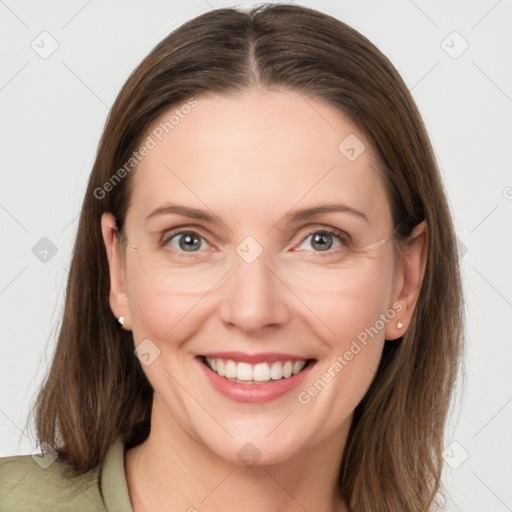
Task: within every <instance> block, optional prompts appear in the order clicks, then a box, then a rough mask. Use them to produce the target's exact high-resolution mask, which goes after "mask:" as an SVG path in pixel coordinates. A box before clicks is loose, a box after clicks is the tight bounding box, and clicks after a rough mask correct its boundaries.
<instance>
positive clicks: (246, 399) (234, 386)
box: [196, 358, 314, 404]
mask: <svg viewBox="0 0 512 512" xmlns="http://www.w3.org/2000/svg"><path fill="white" fill-rule="evenodd" d="M196 359H197V362H198V364H199V366H200V367H201V370H202V371H203V373H204V375H205V376H206V378H207V379H208V380H209V381H210V383H211V384H212V386H213V387H214V388H215V389H216V390H217V391H218V392H219V393H220V394H221V395H223V396H225V397H226V398H229V399H230V400H234V401H235V402H242V403H256V404H261V403H265V402H271V401H272V400H276V399H277V398H279V397H281V396H283V395H285V394H286V393H288V392H290V391H291V390H293V389H295V388H296V387H298V386H299V384H300V383H301V382H302V381H303V380H304V379H305V377H306V375H307V374H308V373H309V371H310V370H311V368H312V367H313V366H314V363H310V364H309V365H308V366H306V367H305V368H304V369H303V370H302V371H301V372H299V373H297V374H296V375H293V376H292V377H289V378H288V379H284V378H283V379H278V380H270V381H268V383H265V384H263V383H262V384H239V383H238V382H232V381H230V380H228V379H226V378H224V377H221V376H220V375H217V374H216V373H215V372H214V371H213V370H210V368H208V366H206V365H205V364H204V363H203V362H202V361H201V358H196Z"/></svg>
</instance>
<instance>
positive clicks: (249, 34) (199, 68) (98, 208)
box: [35, 4, 463, 512]
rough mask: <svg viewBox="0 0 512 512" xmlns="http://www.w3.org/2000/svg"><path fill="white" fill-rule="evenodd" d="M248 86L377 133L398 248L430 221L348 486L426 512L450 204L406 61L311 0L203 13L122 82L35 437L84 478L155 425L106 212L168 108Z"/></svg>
mask: <svg viewBox="0 0 512 512" xmlns="http://www.w3.org/2000/svg"><path fill="white" fill-rule="evenodd" d="M250 87H259V88H263V89H276V90H277V89H280V90H291V91H297V92H299V93H300V94H302V95H304V96H305V97H306V96H309V97H312V98H317V99H321V100H324V101H326V102H327V103H328V104H330V105H331V106H332V107H333V108H335V109H338V110H339V111H340V112H341V113H342V114H344V115H345V116H347V117H348V119H350V120H351V121H352V122H353V123H354V124H355V125H356V126H357V127H358V128H359V129H360V130H361V131H362V132H363V133H364V134H365V135H366V136H367V137H368V140H369V141H370V142H371V144H372V145H373V147H374V149H375V151H376V154H377V156H378V160H379V162H378V169H379V171H380V172H382V175H383V177H384V181H385V186H386V189H387V193H388V197H389V200H390V204H391V211H392V218H393V222H394V225H395V227H397V240H398V242H397V243H398V244H400V243H401V244H404V243H406V240H407V237H408V236H409V235H410V234H411V232H412V229H413V228H414V227H415V226H416V225H417V224H418V223H420V222H421V221H423V220H426V224H427V227H428V239H429V240H428V254H427V263H426V271H425V277H424V280H423V283H422V286H421V290H420V294H419V298H418V302H417V304H416V309H415V312H414V315H413V319H412V323H411V324H410V326H409V328H408V329H407V332H406V334H405V335H404V336H403V337H402V338H399V339H398V340H395V341H387V342H386V343H385V347H384V353H383V356H382V359H381V363H380V366H379V368H378V370H377V374H376V376H375V378H374V380H373V382H372V384H371V386H370V388H369V389H368V391H367V393H366V395H365V397H364V399H363V400H362V402H361V403H360V404H359V405H358V406H357V408H356V410H355V413H354V418H353V422H352V425H351V430H350V433H349V436H348V439H347V444H346V447H345V451H344V454H343V460H342V466H341V471H340V474H339V481H338V491H339V494H340V495H341V496H343V498H344V499H345V500H346V502H347V504H348V505H349V507H350V509H351V510H352V511H372V512H375V511H400V512H403V511H404V510H407V511H409V512H414V511H418V512H419V511H425V510H428V509H429V507H431V506H432V503H433V502H434V501H433V500H434V497H435V495H436V493H437V492H438V490H439V488H440V477H441V470H442V449H443V447H442V445H443V435H444V428H445V423H446V418H447V412H448V411H449V407H450V404H451V399H452V397H453V389H454V385H455V380H456V376H457V370H458V365H459V361H460V356H461V350H462V343H463V301H462V291H461V283H460V275H459V267H458V254H457V247H456V238H455V233H454V229H453V224H452V219H451V214H450V210H449V207H448V205H447V201H446V197H445V192H444V189H443V185H442V181H441V178H440V173H439V170H438V167H437V163H436V160H435V156H434V153H433V150H432V147H431V144H430V141H429V138H428V135H427V133H426V130H425V127H424V124H423V121H422V119H421V117H420V114H419V112H418V110H417V107H416V105H415V103H414V101H413V99H412V97H411V94H410V93H409V91H408V90H407V87H406V85H405V84H404V82H403V80H402V79H401V77H400V76H399V74H398V72H397V71H396V69H395V68H394V67H393V65H392V64H391V63H390V61H389V60H388V59H387V58H386V57H385V56H384V55H383V54H382V53H381V52H380V51H379V50H378V49H377V48H376V47H375V46H374V45H373V44H372V43H370V42H369V41H368V40H367V39H366V38H365V37H363V36H362V35H361V34H359V33H358V32H357V31H356V30H354V29H352V28H351V27H349V26H347V25H346V24H344V23H342V22H341V21H339V20H336V19H335V18H333V17H331V16H328V15H325V14H323V13H320V12H317V11H315V10H312V9H309V8H305V7H299V6H294V5H278V4H274V5H262V6H258V7H256V8H253V9H252V10H249V11H243V10H238V9H218V10H213V11H211V12H208V13H206V14H203V15H200V16H198V17H196V18H194V19H192V20H191V21H189V22H187V23H185V24H184V25H182V26H181V27H180V28H178V29H177V30H175V31H174V32H172V33H171V34H170V35H169V36H168V37H166V38H165V39H164V40H163V41H161V42H160V43H159V44H158V45H157V46H156V47H155V48H154V49H153V50H152V51H151V53H150V54H149V55H148V56H147V57H146V58H145V59H144V60H143V61H142V63H141V64H140V65H139V66H138V67H137V68H136V69H135V71H134V72H133V73H132V74H131V76H130V77H129V78H128V80H127V82H126V84H125V85H124V86H123V88H122V90H121V92H120V93H119V95H118V97H117V99H116V101H115V103H114V105H113V106H112V109H111V111H110V114H109V117H108V119H107V122H106V126H105V129H104V132H103V135H102V137H101V140H100V143H99V147H98V151H97V157H96V161H95V163H94V167H93V169H92V173H91V176H90V180H89V184H88V188H87V192H86V194H85V198H84V202H83V206H82V211H81V216H80V223H79V226H78V233H77V237H76V243H75V245H74V249H73V256H72V263H71V268H70V272H69V279H68V284H67V291H66V299H65V308H64V314H63V319H62V324H61V326H60V333H59V336H58V341H57V345H56V349H55V354H54V357H53V362H52V365H51V369H50V371H49V374H48V376H47V378H46V380H45V382H44V383H43V385H42V387H41V390H40V392H39V394H38V397H37V400H36V404H35V406H36V407H35V423H36V428H37V436H38V439H39V441H40V442H43V441H45V442H47V443H49V444H51V445H52V446H53V447H54V448H56V449H57V451H58V453H59V454H60V456H61V457H64V458H65V459H66V460H68V461H69V463H70V464H71V466H72V467H73V468H74V470H75V472H76V473H77V474H81V473H84V472H86V471H88V470H90V469H91V468H93V467H95V466H97V465H98V464H101V463H102V461H103V459H104V457H105V454H106V452H107V450H108V448H109V447H110V445H111V444H112V443H113V442H114V441H115V440H116V439H117V438H118V437H120V436H123V437H124V438H125V440H126V445H127V447H131V446H136V445H137V444H140V443H141V442H142V441H143V440H144V439H145V438H146V437H147V436H148V434H149V429H150V415H151V405H152V396H153V391H152V388H151V386H150V384H149V382H148V380H147V379H146V377H145V375H144V373H143V371H142V369H141V366H140V363H139V361H138V360H137V359H136V357H135V356H134V354H133V349H134V346H133V338H132V335H131V333H130V332H126V331H124V330H122V329H120V328H119V325H118V323H117V321H116V319H115V318H114V316H113V314H112V311H111V309H110V306H109V300H108V297H109V289H110V283H109V272H108V262H107V258H106V251H105V246H104V243H103V239H102V233H101V224H100V219H101V215H102V214H103V213H104V212H111V213H112V214H113V215H114V216H115V217H116V218H117V219H119V220H120V222H121V224H122V222H123V220H124V218H125V216H126V211H127V208H128V206H129V201H130V192H131V191H130V184H131V183H132V179H131V177H132V175H133V173H132V174H130V172H129V171H127V170H126V169H127V168H126V167H124V169H125V171H126V172H125V173H121V172H118V170H119V169H121V168H123V166H124V165H125V164H126V162H127V161H129V159H130V157H132V156H133V152H134V151H136V150H137V149H138V145H140V144H141V141H143V140H144V139H143V138H144V137H145V136H146V135H147V131H148V129H149V127H150V125H151V124H152V122H153V121H154V120H155V119H156V118H157V117H159V116H160V115H162V114H163V113H164V112H167V111H169V109H170V108H171V107H174V106H176V105H179V104H182V103H183V102H187V101H189V100H190V99H191V98H198V97H200V95H201V94H203V93H210V92H211V93H219V94H229V93H235V92H239V91H243V90H244V89H247V88H250ZM133 172H136V169H135V170H134V171H133ZM121 175H122V178H123V179H119V178H120V176H121ZM116 176H117V178H116ZM107 183H109V184H110V185H105V184H107Z"/></svg>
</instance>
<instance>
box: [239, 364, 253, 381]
mask: <svg viewBox="0 0 512 512" xmlns="http://www.w3.org/2000/svg"><path fill="white" fill-rule="evenodd" d="M236 378H237V379H238V380H252V366H251V365H250V364H249V363H238V366H237V368H236Z"/></svg>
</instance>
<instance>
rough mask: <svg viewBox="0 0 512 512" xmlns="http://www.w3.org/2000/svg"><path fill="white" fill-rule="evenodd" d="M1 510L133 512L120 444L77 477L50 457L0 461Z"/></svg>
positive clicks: (65, 465)
mask: <svg viewBox="0 0 512 512" xmlns="http://www.w3.org/2000/svg"><path fill="white" fill-rule="evenodd" d="M55 455H56V454H55ZM48 464H49V465H48ZM46 466H47V467H46ZM4 511H9V512H35V511H37V512H46V511H48V512H50V511H52V512H58V511H67V512H68V511H73V512H74V511H79V512H99V511H101V512H114V511H115V512H133V509H132V506H131V503H130V497H129V494H128V486H127V484H126V476H125V472H124V444H123V441H122V440H121V439H118V440H117V441H116V442H115V443H114V444H113V445H112V446H111V447H110V449H109V451H108V452H107V455H106V457H105V460H104V462H103V465H102V466H99V467H97V468H94V469H92V470H91V471H89V472H87V473H85V474H83V475H80V476H74V475H73V472H72V469H71V466H70V465H69V464H68V463H66V462H65V461H62V460H60V459H59V458H57V459H55V460H53V457H51V454H49V455H46V456H45V457H38V456H37V455H34V456H32V455H19V456H14V457H5V458H0V512H4Z"/></svg>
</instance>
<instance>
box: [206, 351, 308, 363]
mask: <svg viewBox="0 0 512 512" xmlns="http://www.w3.org/2000/svg"><path fill="white" fill-rule="evenodd" d="M201 355H202V356H203V357H209V358H212V359H217V358H218V359H231V360H232V361H235V362H240V363H249V364H258V363H273V362H275V361H292V362H295V361H307V360H308V359H311V358H308V357H304V356H296V355H293V354H285V353H282V352H262V353H260V354H246V353H245V352H209V353H207V354H201Z"/></svg>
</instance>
